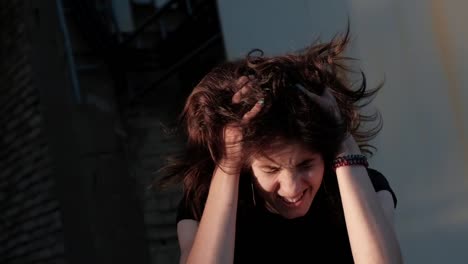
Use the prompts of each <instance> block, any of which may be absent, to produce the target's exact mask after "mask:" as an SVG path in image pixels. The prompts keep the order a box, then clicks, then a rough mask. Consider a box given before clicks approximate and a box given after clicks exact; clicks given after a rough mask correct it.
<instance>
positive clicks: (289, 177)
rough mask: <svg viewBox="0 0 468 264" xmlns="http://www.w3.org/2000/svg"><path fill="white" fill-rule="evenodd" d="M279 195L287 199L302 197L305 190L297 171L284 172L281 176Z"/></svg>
mask: <svg viewBox="0 0 468 264" xmlns="http://www.w3.org/2000/svg"><path fill="white" fill-rule="evenodd" d="M279 184H280V187H279V191H278V195H280V196H282V197H286V198H296V197H297V196H300V195H301V193H302V191H303V188H302V181H301V177H300V175H299V174H298V173H297V172H295V171H284V172H283V173H282V175H281V176H280V182H279Z"/></svg>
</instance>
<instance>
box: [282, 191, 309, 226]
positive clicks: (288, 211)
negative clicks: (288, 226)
mask: <svg viewBox="0 0 468 264" xmlns="http://www.w3.org/2000/svg"><path fill="white" fill-rule="evenodd" d="M312 200H313V196H312V189H308V190H307V191H306V192H305V194H304V195H303V197H302V199H300V200H299V201H296V202H294V203H288V202H286V201H284V200H282V199H281V198H277V199H276V204H277V206H276V208H277V211H278V213H279V214H280V215H281V216H283V217H284V218H287V219H293V218H298V217H302V216H304V215H306V214H307V212H308V211H309V208H310V205H311V204H312Z"/></svg>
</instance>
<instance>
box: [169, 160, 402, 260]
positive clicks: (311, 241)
mask: <svg viewBox="0 0 468 264" xmlns="http://www.w3.org/2000/svg"><path fill="white" fill-rule="evenodd" d="M367 171H368V174H369V177H370V179H371V182H372V184H373V186H374V189H375V191H376V192H377V191H381V190H387V191H389V192H390V193H391V194H392V196H393V201H394V206H395V207H396V204H397V198H396V196H395V193H394V192H393V190H392V189H391V187H390V185H389V183H388V181H387V179H386V178H385V177H384V176H383V175H382V174H381V173H380V172H378V171H376V170H374V169H367ZM239 188H240V189H239V204H238V212H237V222H236V238H235V239H236V242H235V255H234V263H312V262H313V263H354V261H353V257H352V254H351V247H350V244H349V237H348V232H347V230H346V223H345V219H344V214H343V207H342V204H341V198H340V196H339V191H338V183H337V181H336V174H335V173H334V172H333V171H328V172H326V173H325V175H324V179H323V182H322V185H321V186H320V188H319V190H318V192H317V194H316V196H315V198H314V201H313V202H312V205H311V207H310V209H309V211H308V212H307V214H306V215H305V216H303V217H299V218H295V219H285V218H283V217H281V216H280V215H278V214H274V213H271V212H269V211H268V210H267V209H266V208H265V207H264V206H263V205H262V201H261V199H260V197H258V196H255V200H256V205H254V204H253V198H252V196H253V195H254V194H253V193H252V191H251V190H252V189H251V187H250V179H249V177H242V176H241V183H240V187H239ZM182 219H195V217H194V215H193V213H192V211H191V210H190V207H189V204H188V203H187V202H186V199H184V198H182V200H181V202H180V204H179V208H178V212H177V218H176V222H179V221H180V220H182Z"/></svg>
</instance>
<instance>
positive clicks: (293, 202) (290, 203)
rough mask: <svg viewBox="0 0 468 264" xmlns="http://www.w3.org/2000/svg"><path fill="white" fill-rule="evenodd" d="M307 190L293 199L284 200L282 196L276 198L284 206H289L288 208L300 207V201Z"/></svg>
mask: <svg viewBox="0 0 468 264" xmlns="http://www.w3.org/2000/svg"><path fill="white" fill-rule="evenodd" d="M308 190H309V188H307V189H305V190H304V191H303V192H302V193H301V194H300V195H298V196H296V197H293V198H286V197H283V196H279V195H278V197H279V198H280V200H281V201H282V202H283V203H284V204H285V205H286V206H289V207H297V206H299V205H301V203H302V200H303V198H304V196H305V194H306V192H307V191H308Z"/></svg>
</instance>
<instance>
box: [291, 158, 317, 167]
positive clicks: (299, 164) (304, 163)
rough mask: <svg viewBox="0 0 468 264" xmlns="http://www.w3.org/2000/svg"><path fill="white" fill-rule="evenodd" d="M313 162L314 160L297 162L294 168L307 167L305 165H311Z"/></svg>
mask: <svg viewBox="0 0 468 264" xmlns="http://www.w3.org/2000/svg"><path fill="white" fill-rule="evenodd" d="M314 161H315V158H310V159H305V160H303V161H301V162H299V163H298V164H297V165H296V166H298V167H300V166H304V165H307V164H309V163H312V162H314Z"/></svg>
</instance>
